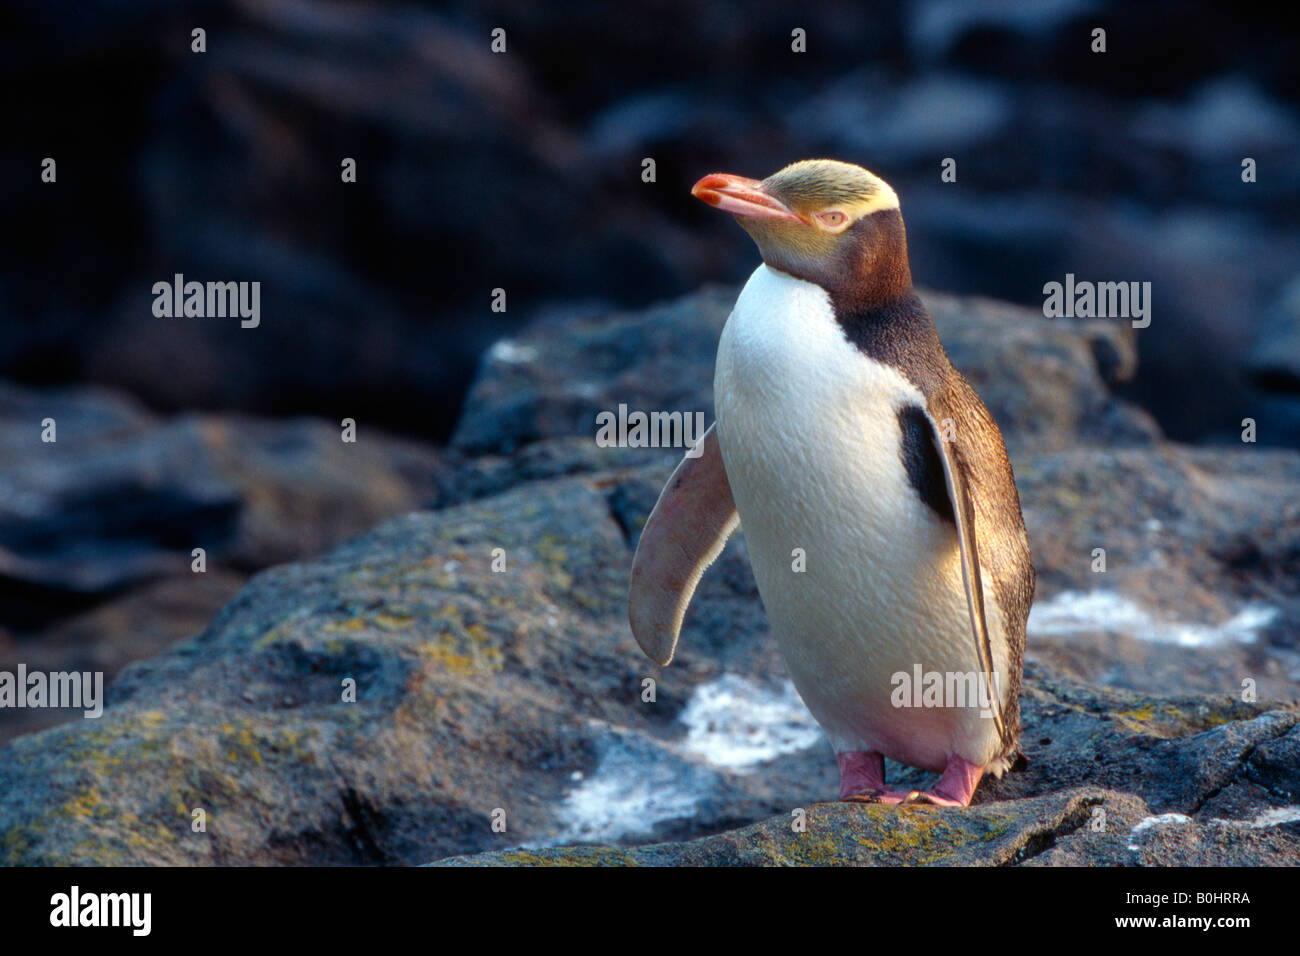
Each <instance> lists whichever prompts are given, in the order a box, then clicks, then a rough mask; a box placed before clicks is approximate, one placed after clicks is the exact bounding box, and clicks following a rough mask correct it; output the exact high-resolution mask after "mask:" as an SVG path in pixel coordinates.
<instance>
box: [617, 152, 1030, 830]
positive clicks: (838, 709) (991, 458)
mask: <svg viewBox="0 0 1300 956" xmlns="http://www.w3.org/2000/svg"><path fill="white" fill-rule="evenodd" d="M692 194H693V195H695V196H696V197H698V198H699V199H701V200H703V201H704V202H706V203H709V204H710V205H713V206H716V207H718V208H719V209H722V210H724V211H726V212H729V213H731V214H732V215H733V216H735V217H736V219H737V221H738V222H739V223H740V225H741V226H742V227H743V228H744V229H745V231H746V232H748V233H749V234H750V236H751V237H753V239H754V241H755V242H756V243H757V244H758V248H759V251H760V252H761V253H762V257H763V263H762V264H761V265H760V266H759V267H758V268H757V269H756V270H755V271H754V273H753V275H752V276H750V278H749V281H748V282H747V283H746V285H745V288H744V290H743V291H742V292H741V294H740V298H739V299H738V300H737V301H736V306H735V309H734V310H733V311H732V313H731V315H730V317H729V318H728V319H727V323H726V326H725V327H724V328H723V330H722V337H721V340H720V341H719V343H718V357H717V367H716V371H715V375H714V402H715V405H716V412H717V419H716V421H715V423H714V425H713V426H712V427H711V428H710V429H709V430H708V432H706V433H705V435H704V436H703V437H702V438H701V439H700V445H702V448H701V449H700V453H699V454H698V456H697V457H691V456H689V455H688V456H687V457H685V458H684V459H683V460H682V463H681V464H680V465H679V466H678V468H677V470H676V471H675V472H673V475H672V477H671V478H669V480H668V484H667V486H666V487H665V488H664V490H663V492H662V494H661V495H660V497H659V501H658V503H657V504H656V505H655V508H654V511H653V512H652V513H651V515H650V518H649V519H648V520H647V522H646V526H645V529H644V530H643V532H642V535H641V540H640V542H639V545H638V547H637V553H636V557H635V559H634V560H633V565H632V580H631V587H630V592H629V616H630V619H631V624H632V631H633V634H634V635H635V637H636V639H637V643H638V644H640V646H641V649H642V650H643V651H645V653H646V654H647V655H648V656H649V657H650V658H651V659H653V660H655V661H657V662H659V663H661V664H667V663H668V662H669V661H670V660H671V659H672V656H673V651H674V649H675V648H676V645H677V637H678V632H679V631H680V629H681V624H682V618H683V616H684V614H685V612H686V607H687V605H688V604H689V602H690V599H691V596H692V595H693V594H694V592H695V586H696V584H697V583H698V582H699V579H700V576H701V574H703V572H704V569H705V568H707V567H708V565H709V564H711V563H712V562H713V560H714V559H715V558H716V557H717V556H718V554H719V553H720V552H721V551H722V548H723V545H724V544H725V543H726V541H727V538H728V537H729V536H730V535H731V533H732V532H733V531H735V530H736V528H737V527H738V526H743V528H744V530H745V538H746V541H747V543H748V547H749V556H750V561H751V563H752V565H753V569H754V577H755V579H756V581H757V583H758V589H759V594H760V595H761V596H762V599H763V605H764V607H765V608H766V610H767V614H768V618H769V620H770V622H771V625H772V630H773V632H774V634H775V636H776V638H777V641H778V642H779V644H780V648H781V651H782V654H783V656H784V658H785V660H786V663H787V665H788V666H789V669H790V676H791V678H792V679H793V681H794V684H795V687H796V688H797V689H798V691H799V694H800V695H801V696H802V698H803V700H804V703H805V704H807V706H808V709H809V710H810V711H811V712H812V714H813V716H814V717H815V718H816V719H817V721H818V723H820V724H821V726H822V728H823V729H824V730H825V731H826V733H827V735H828V737H829V738H830V741H831V745H832V746H833V747H834V749H835V752H836V755H837V759H838V762H839V768H840V796H841V797H842V798H845V799H857V800H866V801H879V802H883V803H900V802H916V801H926V802H929V803H934V804H938V805H942V806H965V805H967V804H969V803H970V799H971V796H972V794H973V793H974V792H975V788H976V786H977V785H978V784H979V781H980V778H981V777H982V776H983V775H984V774H985V773H993V774H995V775H998V776H1000V775H1001V774H1002V773H1003V771H1005V770H1006V769H1007V767H1008V766H1009V765H1010V764H1011V763H1012V761H1013V760H1014V759H1015V757H1016V756H1017V753H1018V740H1019V732H1020V720H1019V717H1020V683H1021V675H1022V672H1023V660H1024V646H1025V620H1026V618H1027V617H1028V615H1029V605H1030V602H1031V600H1032V598H1033V590H1034V570H1033V566H1032V564H1031V563H1030V557H1029V544H1028V540H1027V538H1026V535H1025V527H1024V519H1023V518H1022V516H1021V513H1020V499H1019V496H1018V495H1017V493H1016V485H1015V478H1014V476H1013V474H1012V471H1011V464H1010V462H1009V461H1008V460H1007V453H1006V446H1005V445H1004V443H1003V440H1002V434H1001V432H999V431H998V427H997V425H996V424H995V423H994V421H993V419H992V417H991V416H990V415H989V412H988V409H986V408H985V407H984V404H983V402H981V401H980V399H979V396H978V395H977V394H976V393H975V390H974V389H973V388H971V386H970V384H969V383H968V382H967V381H966V379H965V378H963V377H962V375H961V373H959V372H958V371H957V370H956V369H955V368H953V366H952V363H951V362H950V361H949V360H948V356H947V354H946V353H945V352H944V350H943V346H942V345H940V343H939V337H938V335H937V333H936V332H935V328H934V323H933V321H932V320H931V319H930V316H929V314H928V313H927V312H926V310H925V307H924V306H923V305H922V304H921V302H920V299H919V298H918V297H917V295H916V293H915V292H914V291H913V289H912V276H911V270H910V269H909V267H908V261H907V240H906V235H905V233H904V229H903V218H902V215H901V214H900V212H899V208H898V197H897V196H896V195H895V193H894V190H893V189H891V188H890V187H889V185H888V184H887V183H885V182H884V181H883V180H881V179H879V178H878V177H876V176H874V175H872V174H871V173H869V172H867V171H866V170H865V169H862V168H861V167H859V166H854V165H851V164H849V163H842V162H837V161H833V160H805V161H803V162H798V163H794V164H793V165H790V166H787V167H786V168H785V169H782V170H781V171H780V172H777V173H775V174H774V175H772V176H769V177H768V178H767V179H765V180H763V181H761V182H760V181H757V180H753V179H746V178H744V177H741V176H732V175H726V174H714V175H710V176H705V177H704V178H703V179H701V180H700V181H699V182H698V183H696V184H695V187H694V189H693V190H692ZM797 549H802V551H799V550H797ZM800 554H802V555H803V559H802V561H803V568H802V570H801V569H800V564H801V562H800V560H799V557H798V556H799V555H800ZM918 682H919V684H920V685H921V686H917V684H918ZM885 757H889V758H891V759H893V760H897V761H899V762H900V763H904V764H909V765H911V766H915V767H920V768H923V769H928V770H933V771H936V772H940V773H941V774H942V775H941V777H940V778H939V780H938V782H937V783H936V784H935V785H934V786H933V787H932V788H931V789H930V790H928V791H925V792H917V791H912V792H911V793H902V792H898V791H895V790H892V789H891V788H890V787H888V786H887V785H886V783H885V772H884V758H885Z"/></svg>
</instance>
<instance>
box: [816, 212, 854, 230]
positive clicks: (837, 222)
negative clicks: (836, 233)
mask: <svg viewBox="0 0 1300 956" xmlns="http://www.w3.org/2000/svg"><path fill="white" fill-rule="evenodd" d="M817 221H818V222H820V223H821V224H822V225H823V226H825V227H826V228H827V229H838V228H840V227H841V226H843V225H844V224H845V223H847V222H848V221H849V217H848V216H846V215H845V214H844V213H842V212H840V211H839V210H838V209H832V210H830V211H829V212H819V213H817Z"/></svg>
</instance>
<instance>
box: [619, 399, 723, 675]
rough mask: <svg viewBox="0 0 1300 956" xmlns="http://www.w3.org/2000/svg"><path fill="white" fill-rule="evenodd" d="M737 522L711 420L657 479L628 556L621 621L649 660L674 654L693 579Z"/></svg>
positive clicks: (695, 580) (663, 661) (712, 558)
mask: <svg viewBox="0 0 1300 956" xmlns="http://www.w3.org/2000/svg"><path fill="white" fill-rule="evenodd" d="M739 525H740V515H738V514H737V513H736V503H735V502H734V501H733V500H732V498H731V485H730V484H729V483H728V482H727V471H726V469H725V468H724V467H723V464H722V451H721V449H720V448H719V447H718V435H717V423H716V422H715V423H714V424H713V425H710V426H709V430H708V431H706V432H705V433H704V435H703V436H702V437H701V438H700V440H699V441H698V442H696V443H695V447H694V448H692V449H691V450H690V451H689V452H687V453H686V457H684V458H683V459H682V462H681V464H680V465H678V466H677V470H676V471H674V472H673V473H672V476H671V477H670V478H669V479H668V484H666V485H664V490H663V491H662V492H661V493H660V494H659V501H658V502H656V503H655V506H654V510H653V511H651V512H650V517H649V518H647V519H646V523H645V528H644V530H642V532H641V540H640V541H639V542H638V543H637V548H636V556H635V557H634V558H633V559H632V581H631V584H630V585H629V587H628V596H627V597H628V599H627V611H628V620H629V621H630V622H631V624H632V636H633V637H635V638H636V642H637V643H638V644H639V645H641V650H643V651H644V652H645V654H646V656H647V657H649V658H650V659H651V660H652V661H655V662H656V663H659V664H667V663H669V662H670V661H671V660H672V659H673V652H674V651H675V650H676V649H677V637H678V635H679V634H680V633H681V629H682V618H684V617H685V616H686V608H687V606H688V605H689V604H690V603H691V597H692V596H693V595H694V594H695V588H696V585H698V584H699V583H700V577H701V576H702V575H703V574H704V571H705V569H706V568H707V567H708V566H709V565H710V564H712V563H713V562H714V561H715V560H716V559H717V557H718V555H719V554H721V553H722V549H723V547H724V546H725V545H726V543H727V539H728V538H730V537H731V534H732V532H734V531H735V530H736V528H737V527H738V526H739Z"/></svg>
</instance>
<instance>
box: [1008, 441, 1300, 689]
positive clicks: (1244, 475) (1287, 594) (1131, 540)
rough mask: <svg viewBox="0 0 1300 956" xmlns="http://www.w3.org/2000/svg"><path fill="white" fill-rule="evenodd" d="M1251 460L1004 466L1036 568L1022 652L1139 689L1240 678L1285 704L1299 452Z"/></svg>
mask: <svg viewBox="0 0 1300 956" xmlns="http://www.w3.org/2000/svg"><path fill="white" fill-rule="evenodd" d="M1255 448H1256V446H1251V445H1243V446H1240V447H1239V448H1238V449H1188V448H1184V447H1182V446H1178V445H1172V444H1167V445H1162V446H1158V447H1154V448H1130V449H1117V450H1112V449H1098V448H1084V449H1077V450H1064V451H1060V452H1056V453H1052V454H1046V455H1040V456H1036V457H1033V458H1026V457H1018V458H1016V460H1015V462H1014V464H1015V469H1016V482H1017V485H1018V487H1019V490H1020V499H1021V504H1022V507H1023V510H1024V514H1025V522H1026V525H1027V527H1028V530H1029V539H1030V546H1031V548H1032V551H1033V557H1034V565H1035V568H1036V569H1037V572H1038V586H1037V591H1036V593H1035V601H1034V608H1033V610H1032V612H1031V614H1030V619H1029V633H1030V641H1029V651H1028V652H1029V654H1030V655H1031V656H1034V657H1036V658H1037V659H1039V660H1042V661H1044V662H1046V663H1050V664H1051V665H1053V667H1055V668H1057V669H1059V670H1062V671H1064V672H1065V673H1070V674H1073V675H1075V676H1076V677H1079V678H1081V679H1084V680H1088V681H1093V682H1097V683H1104V684H1109V685H1113V686H1118V687H1126V688H1130V689H1134V690H1141V691H1145V692H1148V693H1168V692H1170V691H1171V690H1173V689H1174V688H1178V689H1183V690H1195V691H1199V692H1202V693H1210V694H1225V693H1226V694H1239V693H1241V692H1242V690H1243V687H1244V685H1243V681H1244V680H1247V679H1249V680H1250V681H1251V682H1252V684H1253V686H1254V687H1255V688H1257V690H1258V693H1259V695H1260V696H1261V697H1273V698H1277V699H1291V698H1294V697H1300V641H1298V640H1297V635H1300V495H1298V494H1297V490H1298V489H1300V456H1297V455H1296V454H1295V453H1294V452H1281V451H1270V450H1263V449H1260V450H1255ZM1097 549H1104V551H1105V555H1104V561H1105V563H1104V565H1099V564H1098V560H1099V557H1098V551H1097ZM1100 567H1104V568H1105V570H1104V571H1099V570H1096V569H1097V568H1100Z"/></svg>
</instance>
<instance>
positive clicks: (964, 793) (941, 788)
mask: <svg viewBox="0 0 1300 956" xmlns="http://www.w3.org/2000/svg"><path fill="white" fill-rule="evenodd" d="M982 776H984V768H983V767H977V766H976V765H975V764H973V763H971V762H970V761H969V760H965V759H963V758H961V757H958V756H957V755H956V754H953V755H952V756H951V757H949V758H948V765H947V766H946V767H944V768H943V776H941V777H940V778H939V782H938V783H936V784H935V785H934V786H933V787H931V788H930V789H929V790H924V791H922V790H913V791H912V792H911V793H909V794H908V795H907V796H906V797H905V798H904V800H903V802H904V803H932V804H934V805H935V806H936V807H968V806H970V798H971V797H972V796H974V795H975V788H976V787H978V786H979V783H980V777H982Z"/></svg>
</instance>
